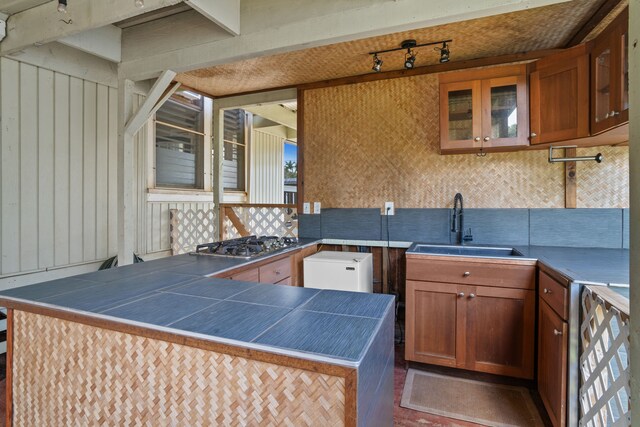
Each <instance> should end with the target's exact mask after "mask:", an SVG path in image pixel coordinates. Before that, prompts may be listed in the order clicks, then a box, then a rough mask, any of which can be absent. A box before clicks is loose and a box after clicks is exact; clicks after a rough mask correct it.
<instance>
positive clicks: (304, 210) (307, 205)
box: [302, 202, 311, 215]
mask: <svg viewBox="0 0 640 427" xmlns="http://www.w3.org/2000/svg"><path fill="white" fill-rule="evenodd" d="M302 213H303V214H305V215H309V214H310V213H311V203H309V202H304V203H303V204H302Z"/></svg>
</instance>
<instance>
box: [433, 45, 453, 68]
mask: <svg viewBox="0 0 640 427" xmlns="http://www.w3.org/2000/svg"><path fill="white" fill-rule="evenodd" d="M433 49H434V50H435V51H436V52H440V63H441V64H443V63H445V62H449V53H450V52H451V51H450V50H449V46H448V45H447V42H442V47H434V48H433Z"/></svg>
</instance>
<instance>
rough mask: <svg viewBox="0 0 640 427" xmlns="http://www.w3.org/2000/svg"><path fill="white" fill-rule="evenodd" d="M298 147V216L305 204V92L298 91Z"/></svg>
mask: <svg viewBox="0 0 640 427" xmlns="http://www.w3.org/2000/svg"><path fill="white" fill-rule="evenodd" d="M297 123H298V129H297V133H298V135H297V145H298V158H297V162H298V164H297V165H296V169H297V171H298V178H297V183H298V191H297V192H298V195H297V197H298V215H300V214H301V213H302V212H303V210H302V204H303V203H304V91H303V90H301V89H298V113H297Z"/></svg>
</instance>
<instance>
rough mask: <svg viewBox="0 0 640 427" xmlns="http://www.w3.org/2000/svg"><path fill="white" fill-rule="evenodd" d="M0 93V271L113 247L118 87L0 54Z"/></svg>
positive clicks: (72, 259)
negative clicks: (0, 95)
mask: <svg viewBox="0 0 640 427" xmlns="http://www.w3.org/2000/svg"><path fill="white" fill-rule="evenodd" d="M0 93H2V97H1V98H0V114H1V116H0V117H1V118H2V126H1V128H0V153H1V154H2V159H1V162H0V278H2V276H5V275H13V274H20V273H22V272H33V271H44V270H46V269H48V268H50V267H53V266H56V267H65V266H68V265H70V264H77V263H83V262H86V263H93V262H95V261H100V260H103V259H105V258H107V257H108V256H111V255H115V253H116V252H117V193H116V191H117V187H116V182H117V90H116V89H115V88H111V87H108V86H104V85H101V84H98V83H95V82H90V81H87V80H83V79H81V78H77V77H70V76H68V75H66V74H62V73H60V72H55V71H52V70H49V69H46V68H42V67H38V66H34V65H29V64H25V63H23V62H20V61H16V60H13V59H7V58H0ZM145 137H146V136H145V135H141V136H140V138H141V139H140V141H142V140H143V139H144V138H145ZM142 166H143V167H146V163H145V164H142ZM141 188H144V186H141ZM140 194H143V192H142V191H141V192H140ZM143 213H144V214H145V215H146V212H143ZM143 231H144V230H143ZM31 277H34V276H31Z"/></svg>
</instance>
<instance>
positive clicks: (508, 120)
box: [481, 76, 528, 147]
mask: <svg viewBox="0 0 640 427" xmlns="http://www.w3.org/2000/svg"><path fill="white" fill-rule="evenodd" d="M526 83H527V82H526V77H525V76H510V77H502V78H495V79H486V80H483V81H482V99H483V105H484V108H483V109H482V111H483V117H482V135H481V137H482V143H483V146H485V147H505V146H518V145H527V144H528V141H527V134H528V132H527V128H528V126H527V109H526V102H527V92H526V90H527V86H526Z"/></svg>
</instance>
